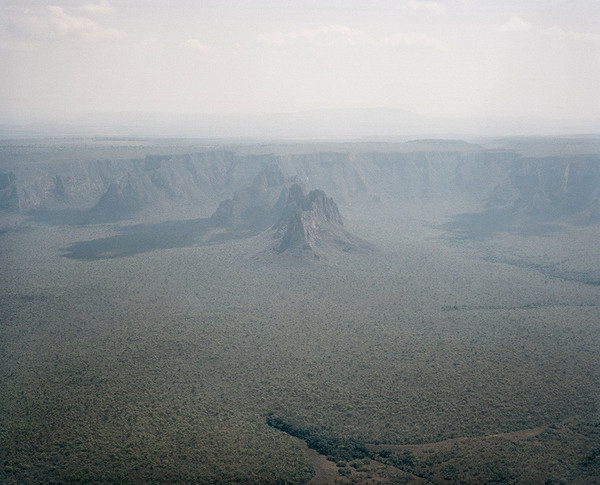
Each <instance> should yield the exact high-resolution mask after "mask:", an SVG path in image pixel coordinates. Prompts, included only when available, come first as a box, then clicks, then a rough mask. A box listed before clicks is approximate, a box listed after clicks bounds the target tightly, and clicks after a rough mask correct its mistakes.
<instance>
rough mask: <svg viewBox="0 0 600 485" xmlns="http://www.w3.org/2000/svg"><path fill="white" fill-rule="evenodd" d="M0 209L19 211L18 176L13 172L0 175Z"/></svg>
mask: <svg viewBox="0 0 600 485" xmlns="http://www.w3.org/2000/svg"><path fill="white" fill-rule="evenodd" d="M0 209H4V210H7V211H12V212H16V211H18V210H19V196H18V193H17V184H16V176H15V174H14V173H13V172H8V173H0Z"/></svg>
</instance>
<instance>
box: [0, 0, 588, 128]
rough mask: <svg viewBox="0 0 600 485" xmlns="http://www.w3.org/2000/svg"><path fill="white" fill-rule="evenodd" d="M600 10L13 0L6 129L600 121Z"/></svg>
mask: <svg viewBox="0 0 600 485" xmlns="http://www.w3.org/2000/svg"><path fill="white" fill-rule="evenodd" d="M597 32H600V2H597V1H595V0H594V1H587V0H581V1H577V0H575V1H566V0H564V1H563V0H552V1H541V0H529V1H521V2H512V1H507V2H492V1H485V0H447V1H430V0H407V1H400V0H399V1H390V0H380V1H377V0H375V1H371V2H358V1H344V2H342V1H334V0H321V1H318V2H317V1H300V0H298V1H292V0H288V1H277V2H276V1H267V0H264V1H261V0H258V1H253V2H245V1H226V0H225V1H210V0H209V1H204V2H195V1H191V0H172V1H169V2H166V1H165V2H160V1H156V0H149V1H148V0H120V1H119V0H113V1H108V0H101V1H99V2H89V1H85V2H84V1H82V2H78V1H76V0H69V1H66V0H65V1H60V0H56V1H52V2H44V1H35V0H20V1H7V0H0V68H1V69H2V72H3V75H2V76H1V77H0V108H1V109H0V111H1V112H2V120H1V121H2V122H5V123H6V122H24V121H25V122H26V121H35V120H61V119H68V118H69V117H71V116H76V115H78V114H81V113H109V112H168V113H272V112H292V111H302V110H311V109H320V108H366V107H387V108H398V109H404V110H409V111H413V112H415V113H419V114H423V115H435V116H462V117H469V116H487V115H489V116H510V117H546V118H549V117H565V118H574V119H576V118H581V119H593V118H600V96H598V86H599V85H600V36H599V35H598V34H597Z"/></svg>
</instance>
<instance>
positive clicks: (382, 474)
mask: <svg viewBox="0 0 600 485" xmlns="http://www.w3.org/2000/svg"><path fill="white" fill-rule="evenodd" d="M427 204H429V205H427ZM411 207H412V208H413V209H414V212H409V211H406V212H405V213H399V212H398V211H396V210H394V208H390V207H385V206H383V205H382V206H377V207H375V208H374V207H373V206H365V207H363V208H356V207H353V208H350V209H349V210H346V211H344V210H343V208H342V207H340V210H341V211H342V213H343V215H345V217H346V219H345V221H344V223H345V227H346V228H347V229H348V230H349V231H350V232H352V233H354V234H356V235H357V236H360V237H363V238H365V239H367V240H369V241H370V242H372V243H374V244H376V245H377V246H378V248H379V251H377V252H374V253H372V254H368V255H362V254H352V253H349V254H342V255H339V256H335V257H331V258H329V259H327V260H324V261H319V262H303V263H302V264H300V265H294V264H292V263H290V261H287V260H286V261H277V260H274V261H270V262H265V261H264V260H256V259H255V258H254V256H255V255H256V253H257V252H258V251H259V250H260V249H262V248H263V247H264V243H265V240H266V238H267V236H265V235H263V234H261V235H257V236H253V237H250V238H240V239H226V240H223V241H222V242H219V243H210V244H203V243H201V242H200V241H196V240H195V239H194V238H193V237H192V236H193V235H194V234H195V233H194V224H195V221H196V219H197V217H196V216H195V217H190V218H189V219H188V220H187V221H182V222H181V224H176V223H172V222H170V223H169V224H166V225H165V226H160V227H161V231H162V232H160V234H155V233H154V232H153V231H154V230H155V229H156V228H157V227H158V225H157V226H154V225H152V224H148V225H145V226H143V227H142V228H138V227H136V226H132V225H131V224H130V223H127V222H123V223H121V224H112V223H111V224H94V225H80V226H69V225H63V224H57V225H45V224H42V223H40V222H38V221H36V220H35V219H31V218H28V217H25V216H17V215H13V216H11V217H12V219H10V224H11V226H10V228H9V229H10V230H8V229H7V230H6V231H0V258H1V263H2V268H1V271H0V288H1V289H2V291H1V292H0V482H2V483H23V482H26V483H48V482H63V483H64V482H75V481H91V482H119V483H122V482H169V483H173V482H180V483H181V482H183V483H185V482H196V483H197V482H210V483H231V482H242V483H277V482H279V483H305V482H307V481H308V480H309V479H310V478H311V476H313V474H314V473H316V472H317V467H316V466H315V465H314V464H313V463H312V462H311V461H309V459H310V456H309V455H308V454H307V453H305V452H304V451H303V449H302V447H301V446H300V444H299V442H298V441H297V440H296V439H294V437H297V438H300V439H302V440H305V441H306V442H307V443H308V445H309V446H310V447H312V448H313V449H315V450H317V451H318V452H319V453H321V454H323V455H325V456H327V457H329V458H330V459H331V460H333V461H332V462H330V465H331V467H333V471H334V472H335V476H336V479H338V480H340V481H342V482H344V481H346V482H351V481H359V482H360V481H368V480H383V481H385V480H387V481H391V482H395V483H426V482H427V481H431V482H434V483H461V482H463V483H472V482H492V481H499V482H502V481H508V482H511V481H512V482H520V483H544V482H547V483H586V482H587V483H590V482H593V480H594V479H596V478H597V477H598V476H599V475H600V463H599V452H598V443H599V442H600V426H598V422H599V418H600V415H599V401H598V396H599V395H600V392H599V391H600V354H599V353H598V348H599V347H600V327H599V326H598V322H599V321H600V307H599V306H598V302H599V301H600V287H599V286H597V285H589V284H584V283H583V282H582V281H581V280H578V279H577V278H571V279H569V278H563V277H552V275H553V274H559V273H560V274H561V275H565V274H567V273H568V272H569V271H572V272H573V274H575V273H577V272H582V271H583V270H584V269H585V266H586V263H585V259H586V257H587V259H590V260H593V259H594V256H593V254H592V249H591V247H589V246H588V245H586V244H584V242H585V240H584V239H581V240H579V239H577V238H576V237H571V235H572V234H574V233H569V232H567V231H564V232H561V233H560V234H556V235H551V236H535V237H534V236H516V235H512V234H511V235H504V236H502V237H500V238H496V239H494V240H490V241H484V242H481V241H477V242H473V241H455V240H448V239H444V238H443V237H442V236H444V233H443V229H440V228H439V226H438V225H436V224H434V223H438V222H439V220H440V219H443V212H442V211H443V207H444V204H442V203H439V202H435V201H434V202H431V203H429V202H423V203H422V204H421V203H419V204H414V205H413V206H411ZM434 209H437V212H436V210H434ZM428 214H429V215H428ZM440 214H442V215H440ZM427 217H430V218H429V219H428V218H427ZM4 220H8V217H7V218H6V219H3V221H4ZM389 221H393V224H390V222H389ZM7 227H8V223H7ZM178 227H185V228H186V231H188V232H186V233H185V234H186V239H185V241H184V242H182V243H181V244H179V243H177V244H175V243H173V244H163V246H164V247H160V244H158V243H157V244H156V245H152V244H151V241H152V238H153V237H154V238H155V239H157V240H158V241H159V243H160V241H162V239H161V238H163V237H165V236H164V234H165V233H166V232H168V231H170V230H172V229H173V228H178ZM142 229H143V231H142ZM582 231H583V230H582ZM585 231H587V235H588V236H590V237H591V236H594V235H595V236H597V231H598V228H597V227H595V226H590V227H588V228H586V229H585ZM123 234H127V236H128V239H127V241H128V244H129V246H127V248H125V249H128V250H126V251H123V248H121V250H122V251H121V252H120V253H119V252H117V253H118V254H117V255H116V256H115V257H106V256H104V257H103V256H102V255H100V256H99V257H95V258H88V259H85V258H75V257H65V256H64V255H65V254H66V253H68V251H69V248H74V247H78V248H80V247H84V246H82V243H84V242H89V243H90V244H89V246H90V247H92V246H94V244H98V241H106V240H109V241H116V242H117V243H118V242H119V241H122V239H119V236H120V235H123ZM576 234H578V235H579V234H582V232H579V231H578V232H577V233H576ZM188 235H189V236H190V237H189V239H188V238H187V236H188ZM142 236H143V238H142ZM136 237H140V238H142V241H141V242H142V243H143V248H144V251H139V244H136ZM594 240H595V239H594ZM569 241H576V242H577V244H571V245H569V244H568V243H569ZM137 243H140V241H137ZM117 245H118V244H117ZM136 248H137V249H138V250H136ZM129 249H130V250H129ZM146 249H147V250H146ZM486 251H487V252H488V253H492V254H493V255H494V256H498V258H495V259H489V260H488V261H486V260H485V256H486V255H487V253H486ZM561 251H562V252H561ZM511 258H514V259H518V260H519V261H523V260H526V261H529V262H532V263H535V264H531V265H529V264H521V265H518V264H512V263H511V264H506V261H507V260H510V259H511ZM544 258H546V259H547V266H548V267H551V266H552V271H550V270H548V271H545V270H544V271H542V270H540V266H539V265H537V266H536V264H537V263H538V260H539V259H544ZM552 262H554V263H555V264H554V265H552ZM592 263H593V261H592V262H590V263H589V264H588V266H591V265H592ZM542 269H544V268H542ZM590 271H591V270H590ZM282 431H283V432H282Z"/></svg>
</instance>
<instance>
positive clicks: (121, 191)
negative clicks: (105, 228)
mask: <svg viewBox="0 0 600 485" xmlns="http://www.w3.org/2000/svg"><path fill="white" fill-rule="evenodd" d="M150 185H151V184H150V183H148V181H147V180H144V179H143V178H133V177H127V179H125V180H122V181H118V182H113V183H111V184H110V185H109V186H108V190H107V191H106V193H105V194H104V195H103V196H102V197H101V198H100V200H99V201H98V204H96V206H95V207H94V208H93V209H92V211H95V212H102V213H106V214H112V215H115V216H117V215H119V216H121V215H126V214H129V213H131V212H134V211H136V210H138V209H140V208H142V207H144V206H145V205H147V204H148V203H149V202H150V200H151V199H152V198H153V193H152V192H153V191H152V187H151V186H150Z"/></svg>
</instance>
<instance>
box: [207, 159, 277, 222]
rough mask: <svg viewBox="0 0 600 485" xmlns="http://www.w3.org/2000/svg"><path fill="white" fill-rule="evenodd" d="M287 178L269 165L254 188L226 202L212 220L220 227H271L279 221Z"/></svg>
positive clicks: (237, 194) (237, 193) (254, 183)
mask: <svg viewBox="0 0 600 485" xmlns="http://www.w3.org/2000/svg"><path fill="white" fill-rule="evenodd" d="M285 183H286V180H285V177H284V176H283V173H282V172H281V169H280V168H279V166H278V165H277V164H274V163H272V164H268V165H267V166H266V167H265V168H264V169H263V170H262V171H261V172H260V173H258V174H257V175H256V177H255V178H254V180H253V182H252V184H251V185H250V186H248V187H245V188H243V189H241V190H238V191H236V192H235V194H234V195H233V198H231V199H227V200H224V201H223V202H221V203H220V204H219V207H218V208H217V210H216V211H215V213H214V214H213V215H212V217H211V219H212V220H213V221H215V222H217V223H219V224H226V225H244V226H264V227H269V226H271V225H272V224H273V223H274V222H275V221H277V210H278V206H279V205H280V204H281V202H280V201H279V199H280V198H281V193H282V191H284V190H285Z"/></svg>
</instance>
